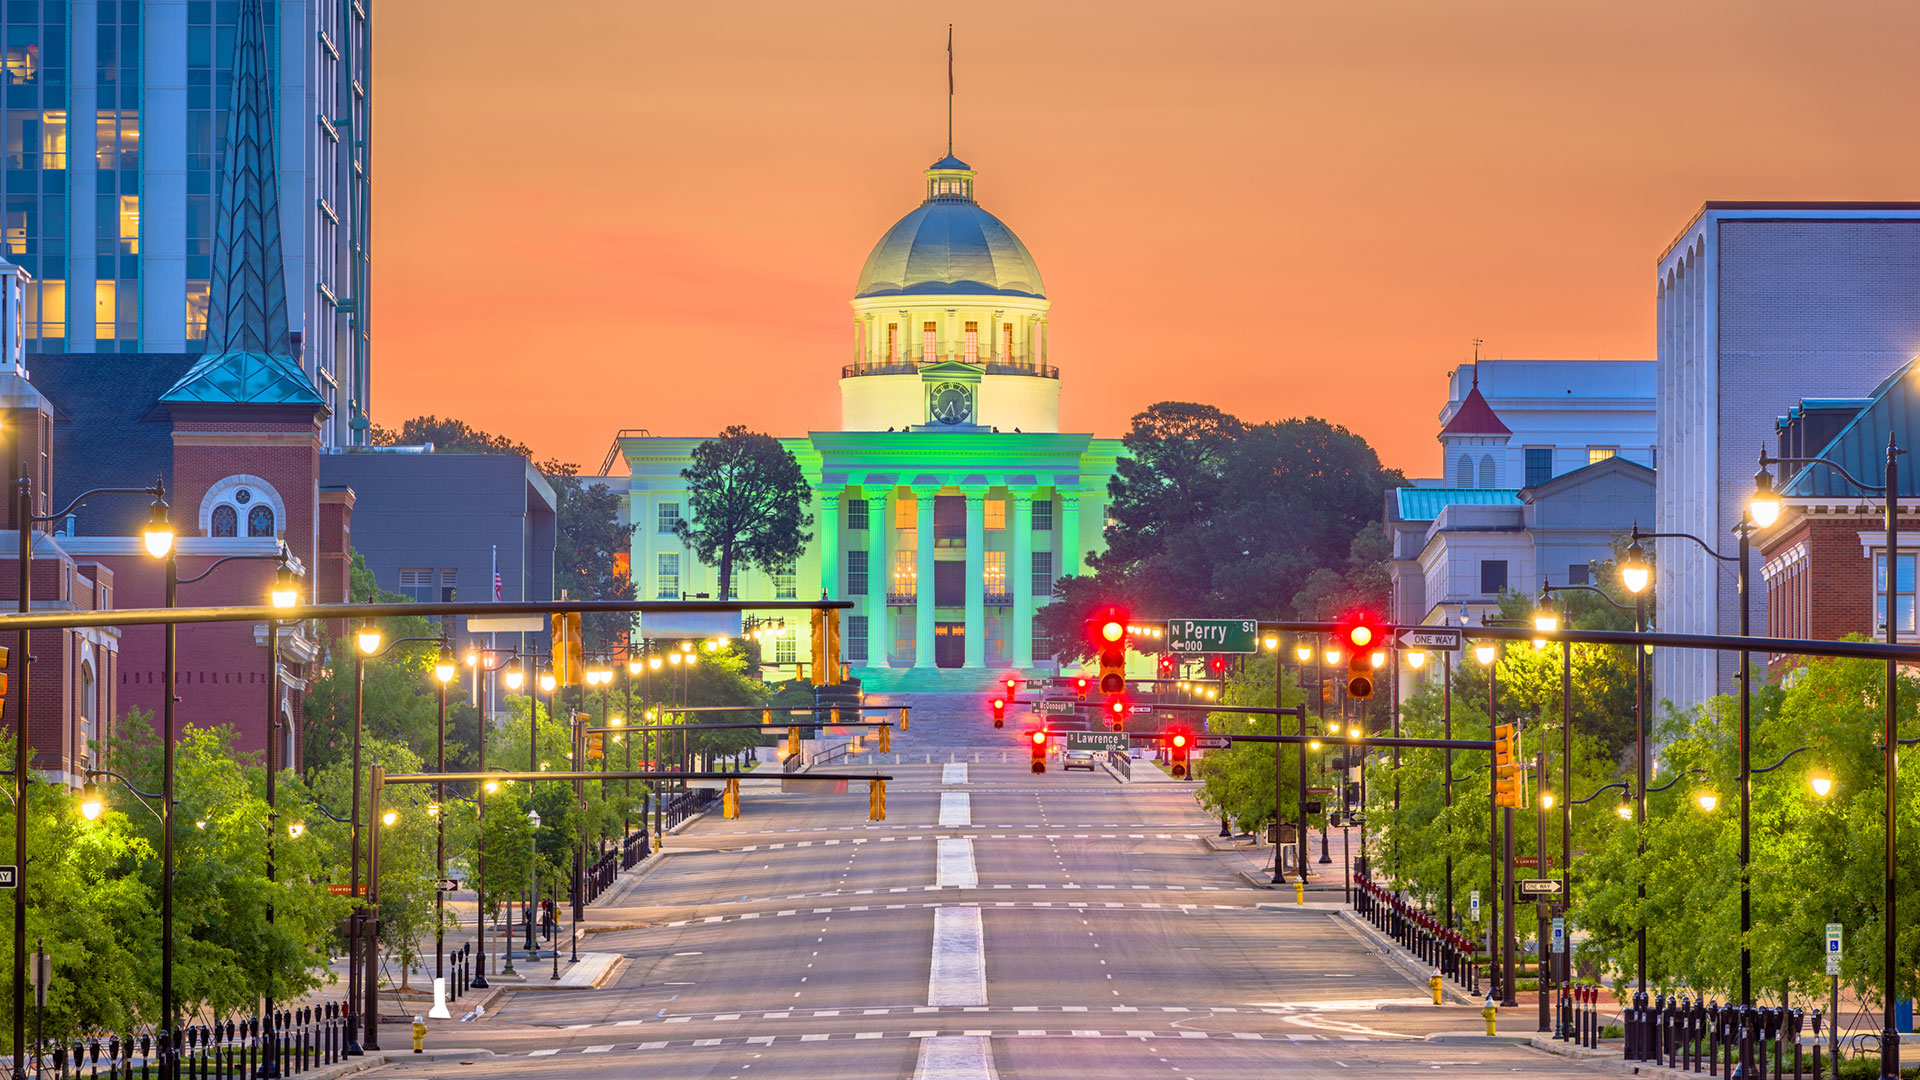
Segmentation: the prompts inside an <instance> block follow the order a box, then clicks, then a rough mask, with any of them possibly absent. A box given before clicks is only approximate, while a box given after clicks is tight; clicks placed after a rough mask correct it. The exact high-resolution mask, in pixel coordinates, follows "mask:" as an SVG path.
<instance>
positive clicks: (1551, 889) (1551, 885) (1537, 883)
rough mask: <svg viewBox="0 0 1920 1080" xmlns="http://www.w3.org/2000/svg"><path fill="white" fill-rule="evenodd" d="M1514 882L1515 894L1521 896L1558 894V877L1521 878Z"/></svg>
mask: <svg viewBox="0 0 1920 1080" xmlns="http://www.w3.org/2000/svg"><path fill="white" fill-rule="evenodd" d="M1513 884H1514V891H1515V893H1516V895H1519V896H1522V897H1535V896H1559V895H1560V879H1559V878H1521V879H1520V880H1519V881H1516V882H1514V883H1513Z"/></svg>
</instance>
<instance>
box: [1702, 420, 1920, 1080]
mask: <svg viewBox="0 0 1920 1080" xmlns="http://www.w3.org/2000/svg"><path fill="white" fill-rule="evenodd" d="M1905 453H1906V451H1905V450H1903V449H1901V448H1900V447H1899V446H1898V445H1897V444H1896V443H1895V442H1894V433H1893V432H1888V433H1887V456H1886V464H1885V466H1884V472H1883V477H1882V481H1883V482H1882V483H1881V484H1880V485H1878V486H1875V485H1873V484H1867V483H1862V482H1861V481H1860V480H1859V479H1858V478H1856V477H1855V476H1854V475H1853V474H1852V473H1849V472H1848V471H1847V470H1846V469H1844V468H1842V467H1841V466H1840V465H1839V464H1838V463H1836V462H1833V461H1830V460H1828V459H1827V458H1823V457H1810V458H1796V457H1771V456H1769V455H1768V454H1767V452H1766V448H1765V447H1764V446H1763V447H1762V448H1761V450H1760V471H1759V472H1758V473H1756V474H1755V475H1754V478H1753V483H1754V491H1753V495H1752V496H1751V497H1749V498H1748V500H1747V515H1748V520H1749V521H1751V522H1752V524H1753V525H1755V526H1758V527H1759V528H1762V529H1764V528H1768V527H1770V526H1772V525H1773V523H1774V522H1775V521H1777V520H1779V518H1780V496H1779V494H1778V493H1777V492H1776V491H1775V490H1774V487H1773V474H1772V473H1771V472H1770V471H1769V469H1770V467H1771V466H1774V465H1807V466H1812V465H1825V466H1826V467H1827V468H1829V469H1832V470H1833V471H1834V472H1837V473H1839V474H1840V476H1841V477H1842V478H1844V479H1845V480H1846V481H1847V483H1849V484H1852V485H1853V486H1854V487H1855V488H1858V489H1859V490H1860V491H1862V492H1865V493H1868V494H1878V495H1881V496H1884V497H1885V499H1886V529H1887V551H1886V559H1887V571H1886V580H1887V610H1886V623H1885V627H1886V635H1887V644H1889V645H1892V644H1894V643H1895V642H1896V641H1898V640H1899V630H1898V628H1899V624H1900V614H1899V612H1900V604H1899V595H1900V557H1899V556H1900V531H1899V525H1900V456H1901V455H1902V454H1905ZM1743 553H1744V552H1743ZM1745 569H1746V564H1745V562H1744V561H1743V562H1742V563H1741V570H1742V571H1743V572H1744V571H1745ZM1742 609H1743V610H1744V603H1743V605H1742ZM1742 655H1744V654H1742ZM1899 689H1900V669H1899V666H1898V661H1895V660H1892V659H1889V660H1888V661H1887V691H1886V724H1885V731H1884V732H1882V734H1881V738H1882V739H1883V741H1884V742H1885V747H1884V750H1883V762H1882V769H1883V775H1882V779H1881V782H1882V783H1883V784H1884V785H1885V787H1886V791H1885V801H1884V802H1883V804H1882V815H1883V817H1884V821H1883V827H1884V829H1885V831H1886V835H1885V836H1884V837H1883V845H1882V846H1883V849H1884V851H1883V855H1884V860H1885V871H1884V882H1883V884H1884V889H1885V894H1884V897H1883V899H1882V902H1883V903H1884V904H1885V907H1886V911H1885V914H1884V915H1883V917H1882V920H1881V924H1880V925H1881V927H1882V932H1881V937H1882V938H1883V939H1884V940H1883V941H1882V945H1883V947H1884V950H1885V952H1884V954H1883V956H1882V963H1883V965H1884V966H1883V967H1882V969H1881V976H1880V978H1881V986H1880V998H1881V1001H1880V1005H1881V1026H1880V1075H1881V1076H1882V1077H1898V1076H1899V1075H1900V1032H1899V1030H1898V1029H1897V1028H1896V1027H1895V1026H1894V1021H1893V1009H1894V1002H1895V998H1894V965H1895V964H1896V963H1897V958H1896V956H1895V955H1894V952H1895V950H1894V945H1895V943H1896V940H1897V936H1896V934H1895V927H1896V926H1897V925H1898V923H1897V922H1896V921H1895V918H1894V912H1895V899H1896V893H1897V890H1898V886H1899V871H1898V868H1897V865H1896V864H1895V862H1894V854H1895V853H1894V833H1895V824H1896V819H1895V816H1894V801H1893V792H1894V784H1895V782H1896V780H1897V778H1898V776H1897V774H1898V770H1899V750H1900V726H1899V708H1898V706H1899ZM1744 749H1745V744H1744V740H1743V742H1742V751H1743V753H1744ZM1741 847H1742V849H1743V852H1742V853H1743V854H1744V848H1745V831H1744V829H1743V830H1742V844H1741ZM1741 880H1742V882H1743V883H1744V882H1745V875H1744V870H1743V872H1742V878H1741ZM1745 906H1746V905H1745V900H1744V897H1743V899H1742V903H1741V909H1742V915H1744V914H1745ZM1740 944H1741V947H1742V949H1743V950H1744V949H1745V946H1746V941H1745V939H1744V938H1743V939H1742V940H1741V943H1740ZM1742 955H1743V956H1744V952H1743V953H1742ZM1742 975H1743V977H1744V970H1743V972H1742Z"/></svg>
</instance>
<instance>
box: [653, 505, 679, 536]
mask: <svg viewBox="0 0 1920 1080" xmlns="http://www.w3.org/2000/svg"><path fill="white" fill-rule="evenodd" d="M679 523H680V504H679V503H677V502H663V503H661V504H660V524H659V527H658V528H657V529H656V531H658V532H662V533H671V532H672V531H673V527H674V526H675V525H678V524H679Z"/></svg>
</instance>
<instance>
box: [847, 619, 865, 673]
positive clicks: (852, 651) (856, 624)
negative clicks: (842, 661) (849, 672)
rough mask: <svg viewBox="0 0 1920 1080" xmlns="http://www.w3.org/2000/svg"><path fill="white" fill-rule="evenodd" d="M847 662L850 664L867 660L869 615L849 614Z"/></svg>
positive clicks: (862, 662)
mask: <svg viewBox="0 0 1920 1080" xmlns="http://www.w3.org/2000/svg"><path fill="white" fill-rule="evenodd" d="M847 662H848V663H850V664H864V663H866V662H867V617H866V616H865V615H849V616H847Z"/></svg>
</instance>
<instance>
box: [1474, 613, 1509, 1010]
mask: <svg viewBox="0 0 1920 1080" xmlns="http://www.w3.org/2000/svg"><path fill="white" fill-rule="evenodd" d="M1486 622H1487V620H1486V619H1485V618H1484V617H1482V619H1481V623H1482V624H1483V625H1484V624H1485V623H1486ZM1473 657H1474V659H1476V660H1478V661H1480V664H1481V666H1482V667H1484V668H1486V669H1487V728H1488V734H1489V735H1491V734H1492V729H1493V728H1494V727H1496V726H1498V725H1499V723H1500V720H1499V716H1498V714H1497V713H1496V711H1495V704H1496V701H1497V696H1496V695H1497V685H1498V682H1499V671H1498V668H1497V667H1496V665H1495V661H1497V660H1499V658H1500V648H1499V646H1498V645H1497V644H1496V643H1494V642H1493V641H1483V642H1481V643H1479V644H1477V645H1475V646H1474V647H1473ZM1497 776H1498V770H1491V769H1490V770H1488V774H1487V846H1488V849H1489V854H1490V856H1491V861H1492V877H1491V878H1490V879H1489V880H1490V883H1491V885H1492V887H1493V889H1494V891H1495V893H1496V894H1497V895H1495V896H1493V897H1491V898H1490V899H1491V900H1492V901H1493V902H1492V903H1491V904H1489V905H1488V915H1487V919H1488V924H1489V925H1488V930H1489V933H1488V937H1487V966H1488V967H1489V968H1492V967H1493V966H1494V964H1495V958H1496V957H1498V963H1499V967H1500V1004H1502V1005H1506V1006H1511V1005H1515V1004H1518V1001H1517V999H1516V998H1515V997H1514V985H1513V982H1514V966H1515V956H1514V941H1513V886H1512V883H1511V882H1510V881H1508V880H1506V879H1507V878H1508V876H1509V874H1508V873H1507V869H1506V868H1508V867H1511V866H1512V865H1513V810H1512V808H1507V809H1506V811H1505V818H1504V821H1503V820H1502V811H1501V807H1500V805H1499V800H1498V798H1497V790H1496V789H1497V786H1498V785H1497V784H1496V783H1495V780H1496V778H1497ZM1503 824H1504V825H1505V828H1502V827H1501V826H1502V825H1503ZM1503 922H1504V923H1505V925H1506V928H1507V930H1506V933H1505V935H1502V934H1501V932H1500V928H1501V924H1502V923H1503ZM1503 946H1504V947H1503Z"/></svg>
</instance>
